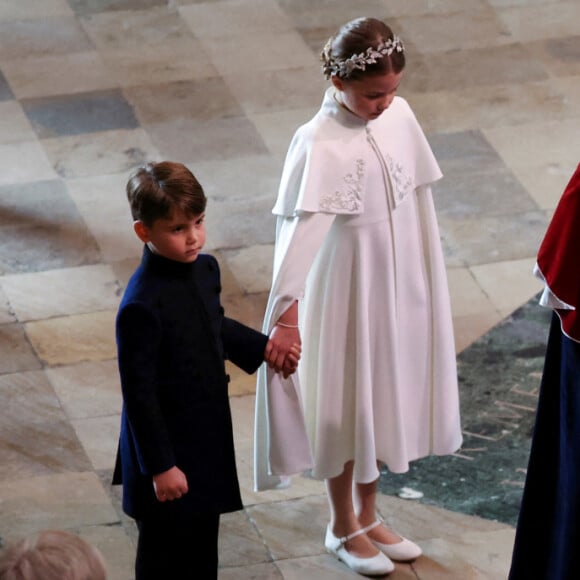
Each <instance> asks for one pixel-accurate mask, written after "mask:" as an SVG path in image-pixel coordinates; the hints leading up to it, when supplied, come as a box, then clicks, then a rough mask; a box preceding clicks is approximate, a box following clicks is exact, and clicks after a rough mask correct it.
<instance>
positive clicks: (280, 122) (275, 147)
mask: <svg viewBox="0 0 580 580" xmlns="http://www.w3.org/2000/svg"><path fill="white" fill-rule="evenodd" d="M321 102H322V95H321V96H320V99H318V100H317V101H316V102H315V103H312V105H311V106H309V107H305V108H302V109H293V110H289V111H272V112H271V113H250V114H249V115H248V117H249V118H250V119H251V120H252V123H253V124H254V125H255V126H256V128H257V130H258V132H259V133H260V135H261V136H262V139H263V140H264V143H265V144H266V146H267V147H268V150H269V151H270V153H272V155H273V156H274V158H275V161H276V165H277V167H278V168H279V175H281V174H282V167H283V163H284V158H285V157H286V152H287V151H288V146H289V145H290V141H291V140H292V136H293V135H294V133H295V131H296V129H297V128H298V127H299V126H300V125H303V124H304V123H306V122H307V121H308V120H309V119H311V118H312V117H313V116H314V115H315V114H316V112H317V111H318V109H319V107H320V103H321ZM276 193H277V189H276Z"/></svg>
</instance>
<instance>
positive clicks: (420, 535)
mask: <svg viewBox="0 0 580 580" xmlns="http://www.w3.org/2000/svg"><path fill="white" fill-rule="evenodd" d="M377 511H378V512H379V514H380V515H381V516H382V517H383V518H384V520H385V522H386V523H387V525H388V526H389V527H390V528H391V529H393V530H395V531H396V532H397V533H399V534H402V535H403V536H405V537H408V538H410V539H412V540H413V541H415V542H417V543H418V544H420V545H421V546H423V545H424V544H425V542H427V541H429V540H431V539H433V538H441V539H443V540H445V541H450V542H451V541H453V538H457V537H460V536H462V535H463V534H465V533H467V532H469V531H477V532H486V533H494V532H496V531H502V530H505V529H512V528H510V526H507V525H505V524H502V523H498V522H494V521H491V520H485V519H483V518H478V517H475V516H468V515H465V514H461V513H457V512H452V511H449V510H445V509H443V508H440V507H436V506H432V505H428V504H426V503H421V502H419V501H416V500H407V499H400V498H398V497H393V496H388V495H384V494H379V495H378V496H377Z"/></svg>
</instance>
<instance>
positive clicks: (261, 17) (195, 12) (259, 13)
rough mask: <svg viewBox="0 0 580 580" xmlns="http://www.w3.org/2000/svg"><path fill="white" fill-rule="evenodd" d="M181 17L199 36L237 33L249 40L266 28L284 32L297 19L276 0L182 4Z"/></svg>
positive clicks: (220, 36) (218, 37) (216, 37)
mask: <svg viewBox="0 0 580 580" xmlns="http://www.w3.org/2000/svg"><path fill="white" fill-rule="evenodd" d="M179 12H180V14H181V17H182V18H183V19H184V20H185V21H186V22H187V24H188V25H189V26H190V28H191V29H192V30H193V32H194V33H195V35H196V36H197V37H199V38H203V39H204V40H205V39H212V40H214V42H216V43H219V42H222V40H223V39H224V37H225V36H232V37H237V42H238V44H240V45H242V44H245V42H246V41H247V37H248V36H249V35H253V34H260V33H262V32H263V31H264V30H268V31H270V32H273V33H284V32H288V31H290V30H292V29H293V22H292V20H291V19H290V18H288V16H287V15H286V13H285V12H284V11H283V10H282V9H281V8H280V6H279V5H278V3H277V2H276V1H275V0H225V1H222V2H217V3H211V2H209V3H206V2H204V3H199V4H193V5H190V6H182V7H181V8H180V9H179Z"/></svg>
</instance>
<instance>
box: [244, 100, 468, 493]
mask: <svg viewBox="0 0 580 580" xmlns="http://www.w3.org/2000/svg"><path fill="white" fill-rule="evenodd" d="M440 177H441V172H440V170H439V167H438V165H437V163H436V161H435V159H434V157H433V154H432V152H431V150H430V148H429V145H428V143H427V141H426V139H425V137H424V135H423V133H422V131H421V129H420V127H419V125H418V123H417V121H416V119H415V117H414V115H413V113H412V111H411V109H410V108H409V106H408V104H407V103H406V101H404V100H403V99H401V98H398V97H397V98H395V100H394V101H393V103H392V105H391V106H390V107H389V109H388V110H387V111H386V112H384V113H383V114H382V115H381V117H379V118H378V119H377V120H375V121H370V122H364V121H363V120H361V119H359V118H358V117H356V116H354V115H352V114H351V113H349V112H348V111H346V110H344V109H343V108H341V107H340V106H339V105H338V104H337V103H336V101H335V100H334V99H333V96H332V89H329V91H328V92H327V94H326V95H325V100H324V102H323V105H322V108H321V110H320V111H319V113H318V114H317V115H316V116H315V117H314V119H313V120H312V121H310V122H309V123H307V124H306V125H304V126H303V127H301V128H300V129H299V130H298V131H297V133H296V135H295V138H294V140H293V143H292V144H291V147H290V149H289V153H288V156H287V160H286V164H285V168H284V172H283V175H282V182H281V186H280V192H279V195H278V200H277V203H276V206H275V207H274V213H275V214H277V215H278V227H277V239H276V252H275V260H274V278H273V285H272V291H271V295H270V300H269V302H268V307H267V311H266V319H265V323H264V330H265V331H266V332H269V331H270V330H271V328H272V326H273V324H274V323H275V321H276V320H277V319H278V317H279V316H280V314H281V313H282V312H284V311H285V310H286V308H287V307H288V306H289V305H290V304H291V303H292V302H293V301H294V300H296V299H298V300H300V305H299V323H300V332H301V336H302V341H303V345H302V359H301V361H300V365H299V370H298V373H297V374H295V375H293V376H292V377H291V378H290V379H288V380H286V381H285V380H283V379H281V378H280V375H276V374H274V373H272V372H271V371H270V370H269V369H268V370H267V369H265V368H262V369H261V370H260V372H259V376H258V385H257V392H256V396H257V399H256V454H255V460H256V461H255V470H256V473H255V474H256V478H255V485H256V488H257V489H267V488H271V487H275V486H276V485H280V484H284V483H287V479H286V476H289V475H291V474H293V473H297V472H299V471H302V470H304V469H305V468H308V467H312V474H313V476H314V477H316V478H319V479H325V478H329V477H334V476H337V475H339V474H340V473H341V472H342V470H343V466H344V463H345V462H347V461H349V460H352V459H354V463H355V468H354V478H355V481H357V482H361V483H366V482H370V481H373V480H375V479H376V478H377V477H378V476H379V472H378V469H377V464H376V461H377V459H378V460H379V461H381V462H383V463H385V464H386V466H387V467H388V469H389V470H391V471H393V472H397V473H400V472H404V471H407V470H408V468H409V462H410V461H412V460H414V459H418V458H420V457H424V456H426V455H429V454H448V453H452V452H454V451H456V450H457V449H458V448H459V447H460V445H461V441H462V437H461V429H460V422H459V399H458V387H457V373H456V365H455V347H454V340H453V327H452V320H451V311H450V305H449V293H448V287H447V279H446V273H445V264H444V260H443V255H442V250H441V244H440V240H439V231H438V226H437V221H436V216H435V211H434V207H433V201H432V196H431V190H430V187H429V184H430V183H432V182H433V181H435V180H436V179H439V178H440ZM281 476H282V477H281Z"/></svg>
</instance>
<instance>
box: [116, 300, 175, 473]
mask: <svg viewBox="0 0 580 580" xmlns="http://www.w3.org/2000/svg"><path fill="white" fill-rule="evenodd" d="M160 337H161V330H160V327H159V324H158V322H157V321H156V319H155V316H154V315H153V314H152V313H151V312H150V311H149V310H148V309H147V308H145V307H144V306H142V305H140V304H129V305H127V306H126V307H124V308H123V309H122V310H121V311H120V312H119V316H118V317H117V345H118V364H119V374H120V377H121V389H122V391H123V401H124V406H125V413H126V417H127V420H128V424H129V429H130V436H131V437H132V439H133V444H134V447H135V450H136V453H137V459H138V461H139V469H140V471H141V473H143V474H144V475H155V474H157V473H162V472H163V471H166V470H168V469H170V468H171V467H173V466H174V465H175V456H174V453H173V447H172V445H171V440H170V437H169V433H168V430H167V427H166V424H165V420H164V418H163V415H162V413H161V409H160V406H159V401H158V399H157V376H156V368H157V356H158V352H159V341H160Z"/></svg>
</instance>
